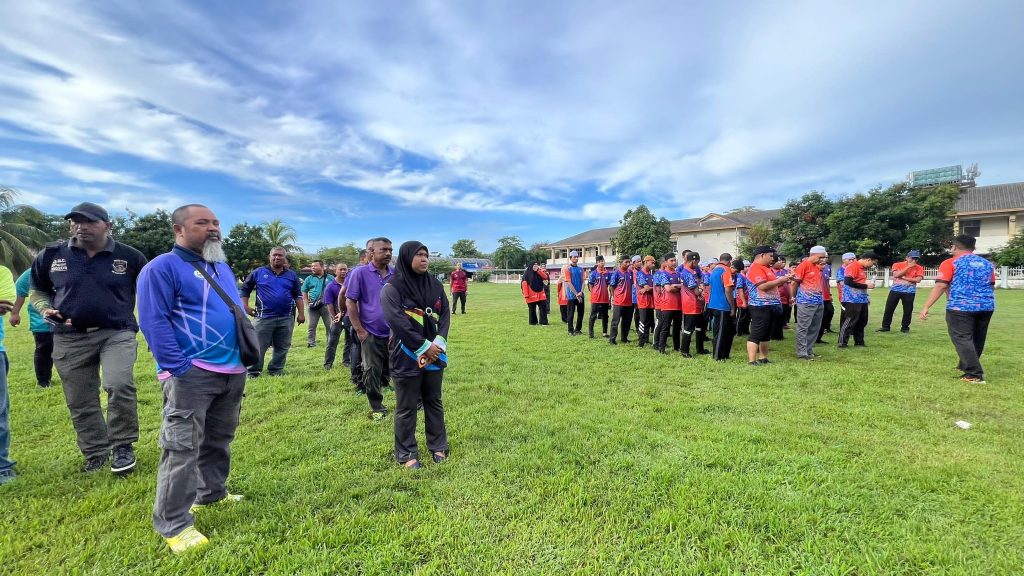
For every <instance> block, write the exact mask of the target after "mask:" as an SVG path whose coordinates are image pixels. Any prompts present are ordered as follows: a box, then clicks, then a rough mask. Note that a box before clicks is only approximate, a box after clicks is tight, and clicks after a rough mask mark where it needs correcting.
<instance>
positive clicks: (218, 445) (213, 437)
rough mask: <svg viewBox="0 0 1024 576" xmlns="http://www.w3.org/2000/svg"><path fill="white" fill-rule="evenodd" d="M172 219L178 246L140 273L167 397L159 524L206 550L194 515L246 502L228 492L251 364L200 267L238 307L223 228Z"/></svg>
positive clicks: (185, 544) (144, 319)
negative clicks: (244, 360)
mask: <svg viewBox="0 0 1024 576" xmlns="http://www.w3.org/2000/svg"><path fill="white" fill-rule="evenodd" d="M171 219H172V222H173V223H174V235H175V245H174V248H173V249H172V250H171V252H170V253H168V254H162V255H160V256H157V257H156V258H154V259H153V261H152V262H150V263H149V265H148V266H146V267H145V268H144V269H143V270H142V274H141V275H140V276H139V283H138V293H139V326H140V328H141V329H142V333H143V335H145V337H146V341H147V342H148V343H149V347H150V350H151V351H152V352H153V357H154V358H155V359H156V364H157V370H158V371H159V373H158V375H157V377H158V378H159V379H160V380H161V382H162V383H163V391H164V409H163V423H162V424H161V426H160V439H159V442H160V448H161V449H162V454H161V456H160V468H159V471H158V473H157V490H156V504H155V505H154V507H153V526H154V527H155V528H156V531H157V532H159V533H160V534H161V535H162V536H163V537H164V539H165V540H166V541H167V544H168V546H170V548H171V551H172V552H174V553H178V552H182V551H184V550H187V549H189V548H194V547H197V546H202V545H204V544H206V543H207V539H206V537H205V536H203V535H202V534H201V533H200V532H199V531H197V530H196V529H195V527H194V526H193V523H194V522H195V517H194V516H193V512H195V511H196V510H197V509H199V508H202V507H204V506H206V505H209V504H213V503H230V502H237V501H239V500H241V499H242V496H241V495H238V494H230V493H228V491H227V489H226V488H225V481H226V480H227V477H228V471H229V469H230V463H231V453H230V445H231V441H232V440H233V439H234V437H235V428H236V427H237V426H238V415H239V410H240V407H241V402H242V392H243V390H244V388H245V366H243V365H242V361H241V354H240V352H239V347H238V337H237V329H236V328H235V320H234V316H233V314H232V313H231V309H230V308H229V307H228V305H227V303H225V302H224V300H223V299H222V298H221V297H220V296H219V295H218V294H217V292H216V291H215V290H214V289H213V288H212V287H211V286H210V284H209V282H207V281H206V279H205V278H204V276H203V274H202V272H200V270H199V269H200V268H202V269H204V270H205V271H206V272H207V273H208V274H209V275H210V276H211V277H212V278H213V280H214V281H215V282H217V284H218V285H219V286H220V287H221V289H222V290H223V291H224V292H225V293H227V295H228V296H229V298H231V300H232V301H233V303H234V304H235V305H236V306H239V307H241V305H242V302H241V299H240V298H239V296H238V290H237V289H236V285H235V277H234V275H233V274H232V273H231V268H230V267H228V265H227V263H225V260H226V258H225V256H224V250H223V249H222V247H221V235H220V222H219V221H218V220H217V217H216V216H215V215H214V214H213V212H212V211H210V209H209V208H207V207H205V206H202V205H199V204H189V205H187V206H182V207H181V208H178V209H177V210H175V211H174V213H173V214H172V216H171Z"/></svg>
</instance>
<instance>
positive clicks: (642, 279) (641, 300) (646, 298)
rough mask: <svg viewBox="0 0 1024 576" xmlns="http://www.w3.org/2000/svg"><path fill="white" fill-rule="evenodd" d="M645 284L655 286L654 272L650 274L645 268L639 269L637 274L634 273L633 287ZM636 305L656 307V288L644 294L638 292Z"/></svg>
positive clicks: (640, 286)
mask: <svg viewBox="0 0 1024 576" xmlns="http://www.w3.org/2000/svg"><path fill="white" fill-rule="evenodd" d="M644 286H649V287H651V288H654V272H651V273H650V274H648V273H647V272H644V271H643V270H637V271H636V274H634V275H633V287H634V288H642V287H644ZM636 307H637V308H654V290H653V289H652V290H649V291H647V292H645V293H643V294H641V293H639V292H637V295H636Z"/></svg>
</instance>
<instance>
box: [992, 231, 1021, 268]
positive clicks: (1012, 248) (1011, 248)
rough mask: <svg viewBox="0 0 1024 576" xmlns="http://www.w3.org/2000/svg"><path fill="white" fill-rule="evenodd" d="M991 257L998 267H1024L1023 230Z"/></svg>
mask: <svg viewBox="0 0 1024 576" xmlns="http://www.w3.org/2000/svg"><path fill="white" fill-rule="evenodd" d="M992 257H993V258H995V261H996V264H999V265H1000V266H1024V230H1021V231H1020V232H1017V235H1016V236H1014V237H1013V238H1011V239H1010V241H1009V242H1008V243H1007V244H1006V246H1003V247H1002V248H1000V249H998V250H996V251H995V252H993V253H992Z"/></svg>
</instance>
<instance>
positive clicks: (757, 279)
mask: <svg viewBox="0 0 1024 576" xmlns="http://www.w3.org/2000/svg"><path fill="white" fill-rule="evenodd" d="M776 278H777V276H776V275H775V270H772V269H771V268H769V267H767V266H765V265H763V264H756V263H755V264H751V265H750V268H749V269H747V297H748V299H749V300H748V302H749V305H750V306H752V307H757V306H777V305H780V304H782V300H781V298H780V297H779V287H778V286H776V287H774V288H770V289H768V290H763V289H761V285H762V284H764V283H766V282H771V281H773V280H775V279H776Z"/></svg>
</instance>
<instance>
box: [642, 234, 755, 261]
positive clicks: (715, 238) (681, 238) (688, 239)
mask: <svg viewBox="0 0 1024 576" xmlns="http://www.w3.org/2000/svg"><path fill="white" fill-rule="evenodd" d="M673 240H675V245H676V254H677V255H678V254H681V253H682V251H683V250H693V251H695V252H697V253H699V254H700V258H701V260H708V259H710V258H718V255H719V254H721V253H723V252H728V253H729V254H732V255H733V256H736V253H737V250H736V242H737V241H738V240H739V237H738V235H737V232H736V229H735V228H732V229H727V230H707V231H701V232H684V233H682V234H680V235H678V236H674V237H673ZM654 256H655V257H656V258H660V257H661V255H660V254H654Z"/></svg>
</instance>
